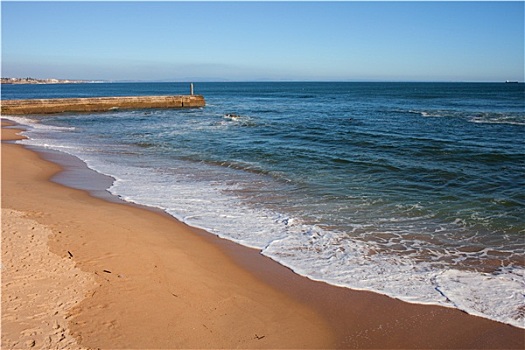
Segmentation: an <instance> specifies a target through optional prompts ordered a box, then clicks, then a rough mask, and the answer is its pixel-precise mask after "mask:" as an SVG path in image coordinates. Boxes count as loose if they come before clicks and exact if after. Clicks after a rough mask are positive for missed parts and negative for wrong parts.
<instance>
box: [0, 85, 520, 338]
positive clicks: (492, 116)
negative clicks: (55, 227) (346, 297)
mask: <svg viewBox="0 0 525 350" xmlns="http://www.w3.org/2000/svg"><path fill="white" fill-rule="evenodd" d="M188 85H189V84H176V83H125V84H124V83H122V84H121V83H112V84H78V85H76V84H73V85H24V86H22V85H4V86H2V98H3V99H13V98H48V97H85V96H119V95H164V94H185V93H187V92H188V91H189V86H188ZM195 90H196V93H199V94H202V95H204V96H205V98H206V102H207V105H206V107H204V108H198V109H184V110H132V111H111V112H107V113H96V114H86V113H84V114H62V115H53V116H44V117H43V116H24V117H13V118H11V119H13V120H15V121H18V122H20V123H22V124H25V125H27V126H28V132H27V133H26V135H27V136H29V137H30V139H29V140H25V141H21V142H20V143H23V144H30V145H36V146H42V147H47V148H51V149H55V150H60V151H63V152H66V153H69V154H72V155H75V156H77V157H78V158H80V159H82V160H83V161H84V162H86V164H88V166H89V167H91V168H92V169H94V170H96V171H98V172H100V173H103V174H106V175H110V176H112V177H113V178H114V179H115V181H114V183H113V185H112V186H111V187H110V188H109V191H110V192H111V193H113V194H115V195H117V196H119V197H121V198H122V199H124V200H127V201H130V202H136V203H141V204H145V205H149V206H153V207H158V208H162V209H163V210H165V211H166V212H168V213H170V214H171V215H173V216H174V217H176V218H178V219H179V220H182V221H184V222H186V223H188V224H190V225H193V226H197V227H201V228H204V229H206V230H208V231H209V232H211V233H214V234H217V235H219V236H221V237H224V238H227V239H230V240H233V241H235V242H238V243H240V244H243V245H246V246H249V247H254V248H257V249H260V250H261V253H262V254H264V255H266V256H269V257H270V258H272V259H274V260H276V261H278V262H280V263H281V264H283V265H285V266H287V267H289V268H291V269H293V270H294V271H296V272H297V273H299V274H301V275H304V276H307V277H309V278H311V279H314V280H321V281H326V282H328V283H331V284H334V285H338V286H345V287H349V288H354V289H361V290H371V291H375V292H378V293H382V294H386V295H389V296H392V297H395V298H398V299H401V300H405V301H408V302H412V303H422V304H437V305H443V306H448V307H454V308H459V309H461V310H464V311H466V312H468V313H470V314H474V315H479V316H482V317H486V318H489V319H493V320H497V321H500V322H505V323H508V324H512V325H514V326H517V327H521V328H525V261H524V259H525V85H524V84H504V83H500V84H497V83H494V84H490V83H472V84H471V83H310V82H309V83H197V84H195Z"/></svg>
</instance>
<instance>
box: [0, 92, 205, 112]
mask: <svg viewBox="0 0 525 350" xmlns="http://www.w3.org/2000/svg"><path fill="white" fill-rule="evenodd" d="M205 105H206V102H205V101H204V97H203V96H201V95H179V96H123V97H90V98H51V99H29V100H2V106H1V108H2V109H1V111H2V112H1V113H2V115H14V114H52V113H65V112H104V111H111V110H119V109H145V108H192V107H203V106H205Z"/></svg>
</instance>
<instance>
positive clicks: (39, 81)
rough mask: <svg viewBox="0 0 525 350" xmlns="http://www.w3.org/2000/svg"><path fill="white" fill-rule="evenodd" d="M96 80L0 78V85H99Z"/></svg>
mask: <svg viewBox="0 0 525 350" xmlns="http://www.w3.org/2000/svg"><path fill="white" fill-rule="evenodd" d="M100 82H102V81H101V80H100V81H97V80H72V79H54V78H49V79H36V78H30V77H29V78H1V83H2V84H80V83H100Z"/></svg>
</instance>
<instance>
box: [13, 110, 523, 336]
mask: <svg viewBox="0 0 525 350" xmlns="http://www.w3.org/2000/svg"><path fill="white" fill-rule="evenodd" d="M16 121H17V122H20V123H22V124H26V125H29V129H30V131H29V133H28V136H32V135H36V136H37V137H35V138H33V139H29V140H23V141H20V143H23V144H31V145H37V146H43V147H48V148H52V149H56V150H61V151H64V152H67V153H69V154H73V155H76V156H77V157H79V158H81V159H83V160H84V161H85V162H86V163H87V164H88V166H89V167H91V168H92V169H94V170H96V171H99V172H101V173H103V174H106V175H110V176H112V177H114V178H115V179H116V181H115V182H114V184H113V186H112V187H111V188H110V191H111V192H112V193H113V194H115V195H118V196H119V197H121V198H123V199H125V200H127V201H129V202H135V203H140V204H144V205H149V206H152V207H157V208H161V209H163V210H165V211H166V212H168V213H170V214H171V215H173V216H174V217H176V218H178V219H179V220H181V221H184V222H186V223H188V224H190V225H193V226H197V227H201V228H203V229H206V230H208V231H209V232H212V233H214V234H216V235H219V236H220V237H223V238H227V239H230V240H232V241H235V242H238V243H240V244H243V245H246V246H249V247H253V248H257V249H260V250H261V251H262V254H264V255H266V256H268V257H270V258H272V259H274V260H276V261H278V262H280V263H281V264H283V265H285V266H287V267H289V268H291V269H292V270H294V271H295V272H296V273H298V274H301V275H303V276H307V277H309V278H311V279H314V280H319V281H325V282H328V283H331V284H334V285H338V286H344V287H349V288H353V289H360V290H370V291H375V292H378V293H382V294H386V295H389V296H392V297H395V298H398V299H401V300H404V301H407V302H412V303H421V304H436V305H442V306H447V307H455V308H459V309H461V310H464V311H466V312H468V313H470V314H474V315H479V316H482V317H486V318H489V319H493V320H496V321H500V322H504V323H508V324H511V325H514V326H516V327H521V328H525V315H524V311H523V309H524V305H525V296H524V292H523V291H524V290H525V278H524V277H525V270H523V269H521V268H514V269H509V270H501V271H500V273H498V274H485V273H481V272H472V271H460V270H457V269H451V268H447V267H446V265H440V264H439V259H438V263H435V262H434V261H428V262H421V261H419V262H415V261H413V260H412V259H410V258H406V257H401V256H399V255H396V254H392V253H386V252H385V251H384V247H380V246H378V245H377V244H375V243H373V242H366V241H363V240H356V239H353V238H351V237H350V236H349V235H348V234H346V233H343V232H336V231H330V230H326V229H322V228H321V227H318V226H315V225H306V224H304V223H303V222H302V221H301V220H300V219H298V218H294V217H289V216H286V215H283V214H281V213H278V212H274V211H271V210H264V209H260V208H257V209H256V208H254V207H249V206H247V205H245V204H243V203H242V202H241V201H240V200H239V199H238V198H236V197H234V196H231V195H227V194H226V192H227V190H229V189H231V187H229V186H231V185H226V184H221V183H219V182H216V181H209V180H205V179H198V178H195V176H192V174H190V173H186V174H185V173H181V172H180V171H179V170H177V169H153V168H148V167H141V166H131V165H123V164H119V163H117V162H114V161H108V160H106V159H105V158H103V157H102V156H100V155H99V154H98V153H97V152H96V149H94V152H91V150H90V149H88V148H86V146H85V145H84V146H80V145H75V144H71V143H70V144H66V143H65V142H63V141H57V140H55V139H53V138H46V136H45V135H46V133H47V132H49V131H51V132H60V131H61V130H60V128H55V129H53V128H51V129H49V128H48V126H43V125H42V124H34V123H33V122H32V121H31V120H30V119H27V120H26V119H25V118H17V119H16ZM42 131H44V132H42ZM233 186H235V185H234V184H233ZM357 226H359V225H356V227H357ZM436 254H439V253H437V252H436Z"/></svg>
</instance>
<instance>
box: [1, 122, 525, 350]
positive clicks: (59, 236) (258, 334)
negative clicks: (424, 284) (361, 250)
mask: <svg viewBox="0 0 525 350" xmlns="http://www.w3.org/2000/svg"><path fill="white" fill-rule="evenodd" d="M15 133H16V131H15V130H12V129H3V130H2V138H3V139H4V140H6V139H14V138H16V137H17V136H16V134H15ZM60 170H61V168H60V167H59V166H57V165H56V164H53V163H50V162H48V161H45V160H43V159H42V158H41V156H40V155H38V154H36V153H34V152H32V151H29V150H27V149H25V148H23V147H22V146H20V145H15V144H9V143H3V144H2V208H3V212H4V213H5V214H4V217H3V218H2V225H3V226H2V236H3V237H2V239H3V255H2V264H3V265H2V277H3V279H2V348H10V347H12V346H14V345H15V342H17V341H18V345H17V346H16V347H17V348H28V347H30V346H32V345H34V347H36V348H39V347H43V348H75V347H78V346H81V347H86V348H102V349H130V348H134V349H146V348H148V349H152V348H155V349H159V348H165V349H168V348H335V347H339V348H471V349H477V348H501V349H506V348H518V349H520V348H523V347H524V343H525V340H524V335H525V333H524V331H523V330H521V329H517V328H515V327H511V326H508V325H504V324H500V323H497V322H493V321H489V320H486V319H482V318H479V317H474V316H470V315H467V314H465V313H462V312H460V311H458V310H454V309H448V308H442V307H434V306H423V305H412V304H407V303H404V302H401V301H398V300H394V299H391V298H388V297H385V296H381V295H378V294H374V293H368V292H356V291H352V290H349V289H345V288H337V287H332V286H329V285H326V284H324V283H319V282H313V281H310V280H307V279H305V278H302V277H300V276H297V275H295V274H293V273H292V272H290V271H289V270H287V269H285V268H283V267H281V266H280V265H278V264H276V263H273V262H271V261H269V260H268V259H266V258H264V257H262V256H260V255H259V254H257V252H256V251H254V250H250V249H245V248H243V247H239V246H237V245H235V244H233V243H230V242H226V241H223V240H220V239H218V238H216V237H214V236H212V235H209V234H206V233H202V232H200V231H197V230H195V229H192V228H190V227H188V226H186V225H184V224H182V223H180V222H178V221H176V220H174V219H173V218H171V217H169V216H167V215H165V214H162V213H158V212H154V211H151V210H146V209H144V208H140V207H136V206H131V205H127V204H119V203H113V202H107V201H104V200H102V199H97V198H93V197H92V196H90V195H89V194H88V193H86V192H84V191H80V190H75V189H71V188H67V187H64V186H61V185H58V184H56V183H53V182H51V181H49V179H50V177H52V176H53V175H54V174H56V173H57V172H59V171H60ZM174 195H176V194H174ZM33 227H34V228H35V229H33ZM35 231H36V232H38V234H35ZM4 242H6V243H4ZM37 252H38V253H37ZM17 259H18V260H17ZM20 259H22V260H20ZM24 265H25V266H24ZM29 265H33V266H29ZM46 266H47V267H46ZM30 267H31V268H30ZM9 274H11V275H9ZM9 281H16V283H15V282H11V284H9V283H10V282H9ZM93 281H94V282H93ZM55 283H56V284H55ZM59 283H64V284H59ZM16 284H18V286H19V287H23V288H21V289H13V288H12V287H13V286H14V285H16ZM50 286H51V287H52V288H51V289H50ZM37 297H38V298H37ZM29 303H32V304H29ZM25 305H34V307H33V306H29V307H26V306H25ZM64 321H67V322H64ZM75 341H76V343H75ZM33 342H34V343H33ZM46 342H47V343H46Z"/></svg>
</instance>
